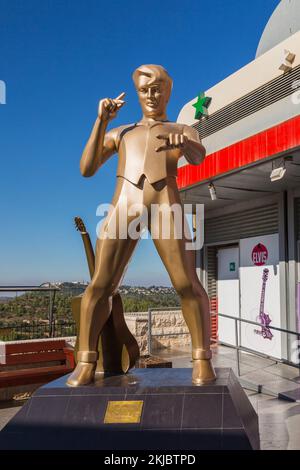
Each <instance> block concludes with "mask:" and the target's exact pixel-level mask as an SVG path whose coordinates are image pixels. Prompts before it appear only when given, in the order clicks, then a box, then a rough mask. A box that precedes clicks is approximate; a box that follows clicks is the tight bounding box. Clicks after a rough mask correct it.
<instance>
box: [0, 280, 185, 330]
mask: <svg viewBox="0 0 300 470" xmlns="http://www.w3.org/2000/svg"><path fill="white" fill-rule="evenodd" d="M43 286H44V287H50V286H56V287H58V288H59V291H57V292H56V293H55V302H54V307H55V308H54V313H55V318H56V319H57V320H61V321H67V322H69V321H72V320H73V318H72V313H71V299H72V297H74V296H76V295H80V294H82V293H83V292H84V290H85V289H86V287H87V284H84V283H80V282H55V283H51V284H49V283H47V284H43ZM119 291H120V293H121V296H122V299H123V304H124V310H125V312H145V311H147V310H148V309H149V308H150V307H153V308H155V307H175V306H178V305H179V298H178V296H177V294H176V292H175V289H174V288H172V287H163V286H150V287H143V286H127V285H123V286H121V287H120V289H119ZM0 299H1V298H0ZM2 299H3V297H2ZM48 315H49V293H47V292H31V293H24V294H21V295H20V294H18V296H17V297H13V298H11V297H8V298H5V301H3V302H1V300H0V324H2V325H4V324H7V323H14V322H20V321H21V322H22V321H24V322H28V321H29V322H31V321H45V320H47V319H48Z"/></svg>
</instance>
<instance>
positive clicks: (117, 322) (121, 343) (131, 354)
mask: <svg viewBox="0 0 300 470" xmlns="http://www.w3.org/2000/svg"><path fill="white" fill-rule="evenodd" d="M81 299H82V296H77V297H74V298H73V299H72V313H73V318H74V320H75V323H76V328H77V331H78V332H79V331H80V307H81ZM96 314H97V313H96ZM99 314H100V313H99ZM78 347H79V338H78V335H77V339H76V344H75V349H74V356H75V362H76V363H77V359H76V357H77V351H78ZM98 352H99V359H98V361H97V367H96V372H103V373H104V372H105V373H123V374H126V372H128V370H129V369H131V368H132V367H134V365H135V363H136V361H137V360H138V358H139V356H140V352H139V346H138V343H137V341H136V339H135V337H134V336H133V335H132V333H131V332H130V330H129V328H128V326H127V324H126V322H125V318H124V309H123V303H122V299H121V296H120V294H119V293H116V294H115V295H114V296H113V301H112V312H111V314H110V316H109V318H108V320H107V322H106V323H105V325H104V327H103V330H102V331H101V333H100V337H99V342H98Z"/></svg>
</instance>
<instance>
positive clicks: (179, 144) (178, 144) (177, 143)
mask: <svg viewBox="0 0 300 470" xmlns="http://www.w3.org/2000/svg"><path fill="white" fill-rule="evenodd" d="M156 138H157V139H161V140H164V141H165V142H164V144H163V145H161V146H160V147H157V148H156V149H155V150H156V152H161V151H162V150H172V149H183V148H184V147H185V146H186V144H187V142H188V138H187V136H186V135H184V134H160V135H157V136H156Z"/></svg>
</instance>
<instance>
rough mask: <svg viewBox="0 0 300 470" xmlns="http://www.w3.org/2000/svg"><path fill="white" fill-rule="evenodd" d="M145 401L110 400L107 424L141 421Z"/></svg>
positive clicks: (107, 410)
mask: <svg viewBox="0 0 300 470" xmlns="http://www.w3.org/2000/svg"><path fill="white" fill-rule="evenodd" d="M143 403H144V402H143V401H142V400H139V401H109V402H108V403H107V408H106V412H105V417H104V423H105V424H112V423H115V424H117V423H118V424H121V423H139V422H140V421H141V414H142V409H143Z"/></svg>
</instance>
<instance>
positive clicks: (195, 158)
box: [183, 126, 206, 165]
mask: <svg viewBox="0 0 300 470" xmlns="http://www.w3.org/2000/svg"><path fill="white" fill-rule="evenodd" d="M183 135H185V136H186V139H185V145H184V150H183V153H184V156H185V158H186V159H187V161H188V162H189V163H191V164H192V165H199V164H200V163H202V162H203V160H204V158H205V154H206V150H205V147H204V146H203V145H202V143H201V140H200V137H199V134H198V132H197V131H196V129H194V128H193V127H190V126H184V129H183Z"/></svg>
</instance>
